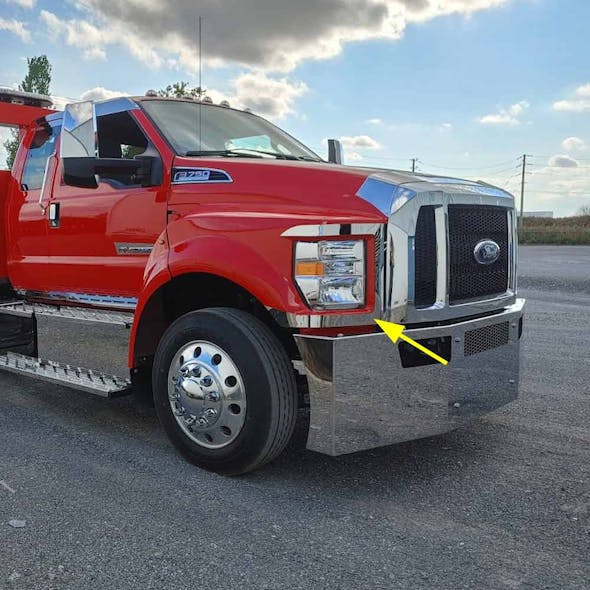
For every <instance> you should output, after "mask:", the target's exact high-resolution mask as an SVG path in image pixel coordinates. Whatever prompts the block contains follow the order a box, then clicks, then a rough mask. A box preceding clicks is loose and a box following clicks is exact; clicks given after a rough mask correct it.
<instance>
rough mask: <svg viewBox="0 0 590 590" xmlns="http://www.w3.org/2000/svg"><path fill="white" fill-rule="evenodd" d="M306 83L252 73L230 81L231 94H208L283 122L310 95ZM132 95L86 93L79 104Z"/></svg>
mask: <svg viewBox="0 0 590 590" xmlns="http://www.w3.org/2000/svg"><path fill="white" fill-rule="evenodd" d="M307 90H308V89H307V86H306V85H305V84H304V83H303V82H293V81H291V80H289V79H287V78H271V77H269V76H267V75H266V74H264V73H261V72H257V73H253V72H249V73H245V74H241V75H239V76H238V77H236V78H234V79H233V80H232V81H231V90H230V91H228V92H223V91H220V90H217V89H214V88H210V89H208V90H207V95H208V96H210V97H211V98H212V100H213V102H215V103H219V102H221V101H222V100H227V101H229V102H230V103H231V105H232V106H233V107H237V108H242V109H244V108H249V109H252V111H254V112H255V113H256V114H257V115H262V116H263V117H268V118H270V119H281V118H283V117H285V116H287V115H290V114H292V113H294V112H295V111H294V102H295V100H296V99H297V98H299V97H300V96H302V95H303V94H305V93H306V92H307ZM128 95H129V93H127V92H121V91H117V90H108V89H107V88H103V87H102V86H97V87H96V88H91V89H89V90H86V92H84V93H82V95H81V96H80V100H105V99H108V98H115V97H117V96H128Z"/></svg>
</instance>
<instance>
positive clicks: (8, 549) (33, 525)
mask: <svg viewBox="0 0 590 590" xmlns="http://www.w3.org/2000/svg"><path fill="white" fill-rule="evenodd" d="M589 283H590V247H559V246H558V247H537V246H535V247H522V248H521V288H522V289H521V294H522V295H524V296H526V297H527V298H528V308H527V316H526V323H525V336H524V340H523V345H524V363H523V376H522V387H521V397H520V398H519V400H518V401H517V402H515V403H514V404H512V405H510V406H508V407H506V408H503V409H502V410H500V411H497V412H495V413H493V414H491V415H490V416H488V417H486V418H485V419H481V420H479V421H477V422H475V423H474V424H473V425H472V426H470V427H469V428H464V429H461V430H458V431H455V432H453V433H450V434H447V435H444V436H439V437H435V438H430V439H425V440H421V441H415V442H411V443H405V444H401V445H397V446H392V447H388V448H382V449H377V450H374V451H369V452H363V453H357V454H355V455H350V456H344V457H339V458H330V457H326V456H323V455H319V454H315V453H311V452H308V451H305V450H304V449H303V448H302V446H303V441H304V432H303V429H300V430H299V431H298V433H297V436H296V437H295V439H294V441H293V443H292V444H291V446H290V447H289V448H288V450H287V452H286V453H284V454H283V455H282V456H281V457H280V458H279V459H278V460H277V461H275V462H274V463H273V464H272V465H269V466H268V467H267V468H265V469H263V470H261V471H258V472H256V473H254V474H250V475H248V476H244V477H240V478H234V479H229V478H223V477H219V476H216V475H212V474H210V473H207V472H204V471H201V470H199V469H196V468H194V467H192V466H190V465H188V464H187V463H186V462H185V461H184V460H183V459H182V458H181V457H180V456H179V455H178V454H177V453H176V452H175V451H174V450H173V449H172V447H171V446H170V444H169V443H168V441H167V439H166V438H165V436H164V434H163V432H162V430H161V429H160V427H159V425H158V423H157V420H156V418H155V417H154V415H153V414H152V413H150V412H138V410H136V409H135V408H134V405H133V403H132V401H131V400H130V399H128V398H124V399H120V400H115V401H105V400H102V399H99V398H94V397H93V396H90V395H85V394H80V393H76V392H71V391H69V390H67V389H63V388H60V387H55V386H48V385H46V384H43V383H38V382H35V381H31V380H27V379H24V378H18V377H16V376H13V375H8V374H4V375H0V588H8V589H11V588H19V589H22V588H27V589H34V590H43V589H53V588H56V589H57V588H59V589H62V588H63V589H65V588H67V589H75V590H86V589H93V590H95V589H103V588H109V589H117V590H118V589H128V588H129V589H142V590H143V589H146V590H147V589H151V588H153V589H158V590H164V589H168V588H170V589H172V588H174V589H184V588H188V587H191V588H192V587H205V588H238V587H240V588H257V589H258V588H288V589H296V588H305V589H306V590H308V589H310V588H338V589H345V588H355V589H358V588H384V589H393V588H410V589H420V588H425V589H431V588H436V589H459V588H472V589H482V588H508V589H519V588H523V589H524V588H526V589H531V588H534V589H537V588H539V589H540V588H555V589H563V588H568V589H574V588H580V589H582V588H584V589H587V588H588V587H589V583H588V580H589V579H590V563H589V555H590V485H589V482H590V445H589V443H590V426H589V418H590V410H589V405H590V404H589V402H590V394H589V390H590V361H589V354H588V347H589V345H590V296H589V295H590V288H589ZM92 334H93V335H92V337H93V338H94V339H95V348H96V357H97V364H102V365H105V366H106V365H108V364H109V363H112V361H113V359H112V355H113V350H115V348H114V347H113V346H112V345H111V344H112V342H114V339H115V338H116V336H117V335H116V334H111V333H109V331H108V330H107V329H104V330H103V329H100V330H99V329H97V330H95V329H94V328H93V332H92ZM70 336H72V334H71V328H68V327H67V326H64V328H63V330H59V331H57V332H54V333H53V334H52V347H53V348H54V349H57V352H58V356H59V349H60V348H61V347H67V349H68V351H69V352H72V351H73V352H75V350H76V347H75V345H74V346H72V345H71V344H70ZM80 337H86V335H84V334H82V335H80ZM119 340H120V339H119ZM119 346H121V345H120V344H119ZM19 520H20V521H24V527H22V528H14V527H13V526H11V524H10V522H11V521H12V524H13V525H14V524H22V522H21V523H18V522H14V521H19Z"/></svg>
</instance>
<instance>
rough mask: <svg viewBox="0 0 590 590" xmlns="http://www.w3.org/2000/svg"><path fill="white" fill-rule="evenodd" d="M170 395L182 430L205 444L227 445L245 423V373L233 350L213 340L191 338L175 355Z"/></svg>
mask: <svg viewBox="0 0 590 590" xmlns="http://www.w3.org/2000/svg"><path fill="white" fill-rule="evenodd" d="M168 399H169V400H170V408H171V409H172V414H173V415H174V418H175V420H176V422H177V423H178V425H179V426H180V428H181V429H182V431H183V432H184V433H185V434H186V435H187V436H188V437H189V438H190V439H191V440H192V441H193V442H195V443H196V444H198V445H200V446H202V447H205V448H208V449H221V448H223V447H226V446H227V445H229V444H231V443H232V442H233V441H234V440H235V439H236V437H237V436H238V435H239V434H240V432H241V431H242V428H243V427H244V422H245V420H246V392H245V388H244V382H243V380H242V376H241V374H240V371H239V370H238V367H237V366H236V364H235V363H234V362H233V360H232V359H231V357H230V356H229V354H227V352H226V351H225V350H223V349H222V348H221V347H219V346H217V345H216V344H213V343H212V342H208V341H206V340H195V341H193V342H189V343H188V344H185V345H183V346H182V347H181V348H180V349H179V350H178V352H177V353H176V354H175V355H174V358H173V359H172V364H171V365H170V370H169V371H168Z"/></svg>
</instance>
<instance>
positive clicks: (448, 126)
mask: <svg viewBox="0 0 590 590" xmlns="http://www.w3.org/2000/svg"><path fill="white" fill-rule="evenodd" d="M440 129H441V131H452V130H453V124H452V123H443V124H442V125H441V126H440Z"/></svg>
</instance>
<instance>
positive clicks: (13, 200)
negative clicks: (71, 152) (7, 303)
mask: <svg viewBox="0 0 590 590" xmlns="http://www.w3.org/2000/svg"><path fill="white" fill-rule="evenodd" d="M60 130H61V118H60V116H59V115H50V116H48V117H45V118H43V119H39V120H38V121H36V123H35V124H34V125H33V126H31V127H30V128H29V130H28V132H27V133H26V134H25V137H24V139H23V147H24V148H25V151H24V158H23V157H19V158H18V159H17V161H16V162H15V166H14V169H13V174H14V177H15V179H18V180H17V182H18V184H17V185H13V186H12V189H11V196H10V201H9V203H8V211H7V216H6V219H7V223H6V231H7V236H6V245H7V259H8V273H9V276H10V280H11V283H12V285H13V286H14V287H15V288H17V289H21V290H26V291H39V290H44V289H45V288H47V287H48V276H47V218H46V210H45V202H47V201H48V200H49V196H50V194H51V187H52V183H53V181H54V177H55V165H56V157H55V149H56V145H57V140H58V138H59V135H60ZM20 153H21V154H22V153H23V151H22V150H21V152H20Z"/></svg>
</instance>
